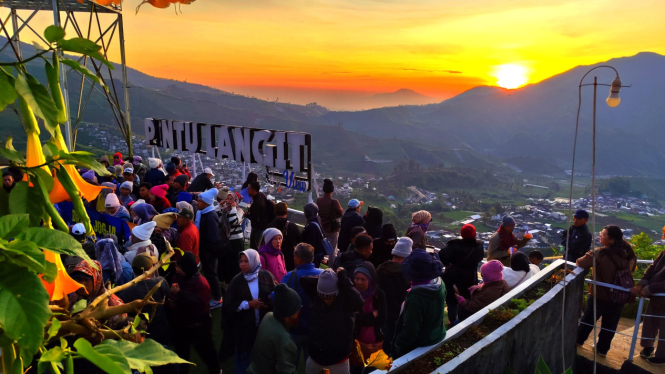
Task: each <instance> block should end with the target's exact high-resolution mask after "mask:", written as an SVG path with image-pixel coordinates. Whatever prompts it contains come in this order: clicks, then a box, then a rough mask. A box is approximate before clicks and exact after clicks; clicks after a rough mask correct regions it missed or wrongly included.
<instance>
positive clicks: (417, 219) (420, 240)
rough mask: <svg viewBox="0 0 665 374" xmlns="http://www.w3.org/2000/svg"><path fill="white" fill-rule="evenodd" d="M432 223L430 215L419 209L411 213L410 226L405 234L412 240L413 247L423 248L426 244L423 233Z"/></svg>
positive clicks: (425, 237)
mask: <svg viewBox="0 0 665 374" xmlns="http://www.w3.org/2000/svg"><path fill="white" fill-rule="evenodd" d="M430 223H432V215H431V214H430V213H429V212H428V211H426V210H421V211H418V212H415V213H413V214H412V215H411V227H409V228H408V229H407V230H406V236H407V237H409V238H410V239H411V240H413V249H417V248H419V249H425V247H426V246H427V236H426V235H425V233H426V232H427V230H428V229H429V224H430Z"/></svg>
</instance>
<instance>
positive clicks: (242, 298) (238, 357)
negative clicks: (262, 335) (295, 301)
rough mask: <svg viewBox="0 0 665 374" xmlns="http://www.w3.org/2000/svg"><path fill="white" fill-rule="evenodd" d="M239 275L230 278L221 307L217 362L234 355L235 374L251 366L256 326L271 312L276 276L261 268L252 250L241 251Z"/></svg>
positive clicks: (257, 255) (258, 256)
mask: <svg viewBox="0 0 665 374" xmlns="http://www.w3.org/2000/svg"><path fill="white" fill-rule="evenodd" d="M238 262H239V266H240V270H241V272H240V273H239V274H237V275H236V276H235V277H233V280H231V283H230V284H229V287H228V288H227V290H226V298H225V300H224V305H223V306H222V329H223V330H224V339H223V341H222V347H221V348H220V353H219V354H220V357H219V358H220V361H224V360H225V359H226V358H228V357H230V356H231V355H235V370H234V373H236V374H244V373H245V372H246V371H247V368H248V367H249V364H250V359H251V355H252V347H253V346H254V340H256V334H257V332H258V329H259V324H260V323H261V320H262V319H263V317H264V316H265V315H266V314H267V313H268V312H270V310H271V309H272V302H271V300H270V294H271V293H272V292H273V291H274V290H275V286H277V281H276V280H275V277H274V276H273V275H272V274H271V273H270V272H269V271H266V270H264V269H263V267H262V266H261V259H260V255H259V253H258V252H257V251H256V250H254V249H247V250H245V251H242V252H240V254H239V256H238Z"/></svg>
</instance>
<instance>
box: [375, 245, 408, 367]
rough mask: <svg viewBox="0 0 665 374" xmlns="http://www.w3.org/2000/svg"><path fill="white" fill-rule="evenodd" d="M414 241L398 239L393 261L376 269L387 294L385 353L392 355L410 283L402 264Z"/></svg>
mask: <svg viewBox="0 0 665 374" xmlns="http://www.w3.org/2000/svg"><path fill="white" fill-rule="evenodd" d="M412 246H413V241H412V240H411V239H409V238H407V237H402V238H398V239H397V243H396V244H395V247H394V248H393V249H392V259H391V260H388V261H385V262H384V263H382V264H381V265H379V267H378V268H377V269H376V277H377V282H378V284H379V288H381V289H382V290H383V291H384V292H385V294H386V311H387V313H386V322H385V323H384V324H383V327H382V328H381V331H382V332H383V351H384V352H386V354H388V355H390V354H392V341H393V337H394V336H395V324H396V323H397V319H398V318H399V313H400V311H401V310H402V304H403V303H404V300H405V299H406V292H407V291H408V290H409V287H410V283H409V281H407V280H406V278H404V275H402V262H404V259H405V258H407V257H409V255H410V254H411V247H412Z"/></svg>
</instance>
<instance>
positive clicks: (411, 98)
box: [358, 88, 440, 108]
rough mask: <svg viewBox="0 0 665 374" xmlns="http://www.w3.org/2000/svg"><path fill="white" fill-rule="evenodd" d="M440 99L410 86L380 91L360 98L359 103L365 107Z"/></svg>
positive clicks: (434, 101) (421, 102) (418, 103)
mask: <svg viewBox="0 0 665 374" xmlns="http://www.w3.org/2000/svg"><path fill="white" fill-rule="evenodd" d="M438 102H440V100H438V99H435V98H433V97H429V96H425V95H423V94H420V93H418V92H416V91H413V90H410V89H408V88H402V89H399V90H397V91H395V92H389V93H379V94H376V95H372V96H370V97H368V98H365V99H362V100H359V102H358V105H359V106H363V107H365V108H381V107H390V106H398V105H423V104H433V103H438Z"/></svg>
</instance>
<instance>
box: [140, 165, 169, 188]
mask: <svg viewBox="0 0 665 374" xmlns="http://www.w3.org/2000/svg"><path fill="white" fill-rule="evenodd" d="M144 181H146V182H148V183H150V185H151V186H153V187H155V186H158V185H160V184H164V183H165V182H166V175H164V173H163V172H162V171H161V170H159V169H157V168H154V169H150V170H148V172H147V173H146V174H145V178H144Z"/></svg>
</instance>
